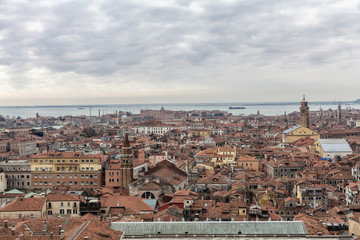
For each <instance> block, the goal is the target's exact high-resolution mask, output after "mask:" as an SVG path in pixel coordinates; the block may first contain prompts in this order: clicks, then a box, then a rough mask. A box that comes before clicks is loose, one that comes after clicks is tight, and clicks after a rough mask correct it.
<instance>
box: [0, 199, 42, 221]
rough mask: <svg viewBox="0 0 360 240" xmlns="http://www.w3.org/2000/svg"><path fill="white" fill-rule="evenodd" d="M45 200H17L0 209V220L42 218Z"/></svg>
mask: <svg viewBox="0 0 360 240" xmlns="http://www.w3.org/2000/svg"><path fill="white" fill-rule="evenodd" d="M45 212H46V198H18V199H15V200H14V201H12V202H10V203H8V204H6V205H5V206H4V207H2V208H1V209H0V218H8V219H14V218H43V217H45Z"/></svg>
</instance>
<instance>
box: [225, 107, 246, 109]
mask: <svg viewBox="0 0 360 240" xmlns="http://www.w3.org/2000/svg"><path fill="white" fill-rule="evenodd" d="M229 109H246V108H245V107H229Z"/></svg>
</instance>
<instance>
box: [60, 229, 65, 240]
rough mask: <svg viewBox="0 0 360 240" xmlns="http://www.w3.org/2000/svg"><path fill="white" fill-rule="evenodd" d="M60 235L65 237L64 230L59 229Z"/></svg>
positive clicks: (62, 237)
mask: <svg viewBox="0 0 360 240" xmlns="http://www.w3.org/2000/svg"><path fill="white" fill-rule="evenodd" d="M60 237H61V239H65V230H61V231H60Z"/></svg>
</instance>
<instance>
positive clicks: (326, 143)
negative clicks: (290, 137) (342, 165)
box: [313, 139, 353, 159]
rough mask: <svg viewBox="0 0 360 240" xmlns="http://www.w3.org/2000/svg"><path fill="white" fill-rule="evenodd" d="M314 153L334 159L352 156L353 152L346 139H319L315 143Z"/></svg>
mask: <svg viewBox="0 0 360 240" xmlns="http://www.w3.org/2000/svg"><path fill="white" fill-rule="evenodd" d="M313 153H314V154H317V155H319V156H320V157H322V158H331V159H333V158H335V157H344V156H346V155H348V154H352V153H353V151H352V149H351V147H350V145H349V143H348V142H347V141H346V140H345V139H318V140H317V141H315V142H314V147H313Z"/></svg>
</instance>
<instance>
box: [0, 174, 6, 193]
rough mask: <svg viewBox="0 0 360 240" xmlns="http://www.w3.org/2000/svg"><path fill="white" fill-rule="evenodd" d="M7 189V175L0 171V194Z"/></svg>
mask: <svg viewBox="0 0 360 240" xmlns="http://www.w3.org/2000/svg"><path fill="white" fill-rule="evenodd" d="M6 188H7V181H6V177H5V173H4V172H3V171H2V170H1V169H0V193H2V192H4V191H5V189H6Z"/></svg>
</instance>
